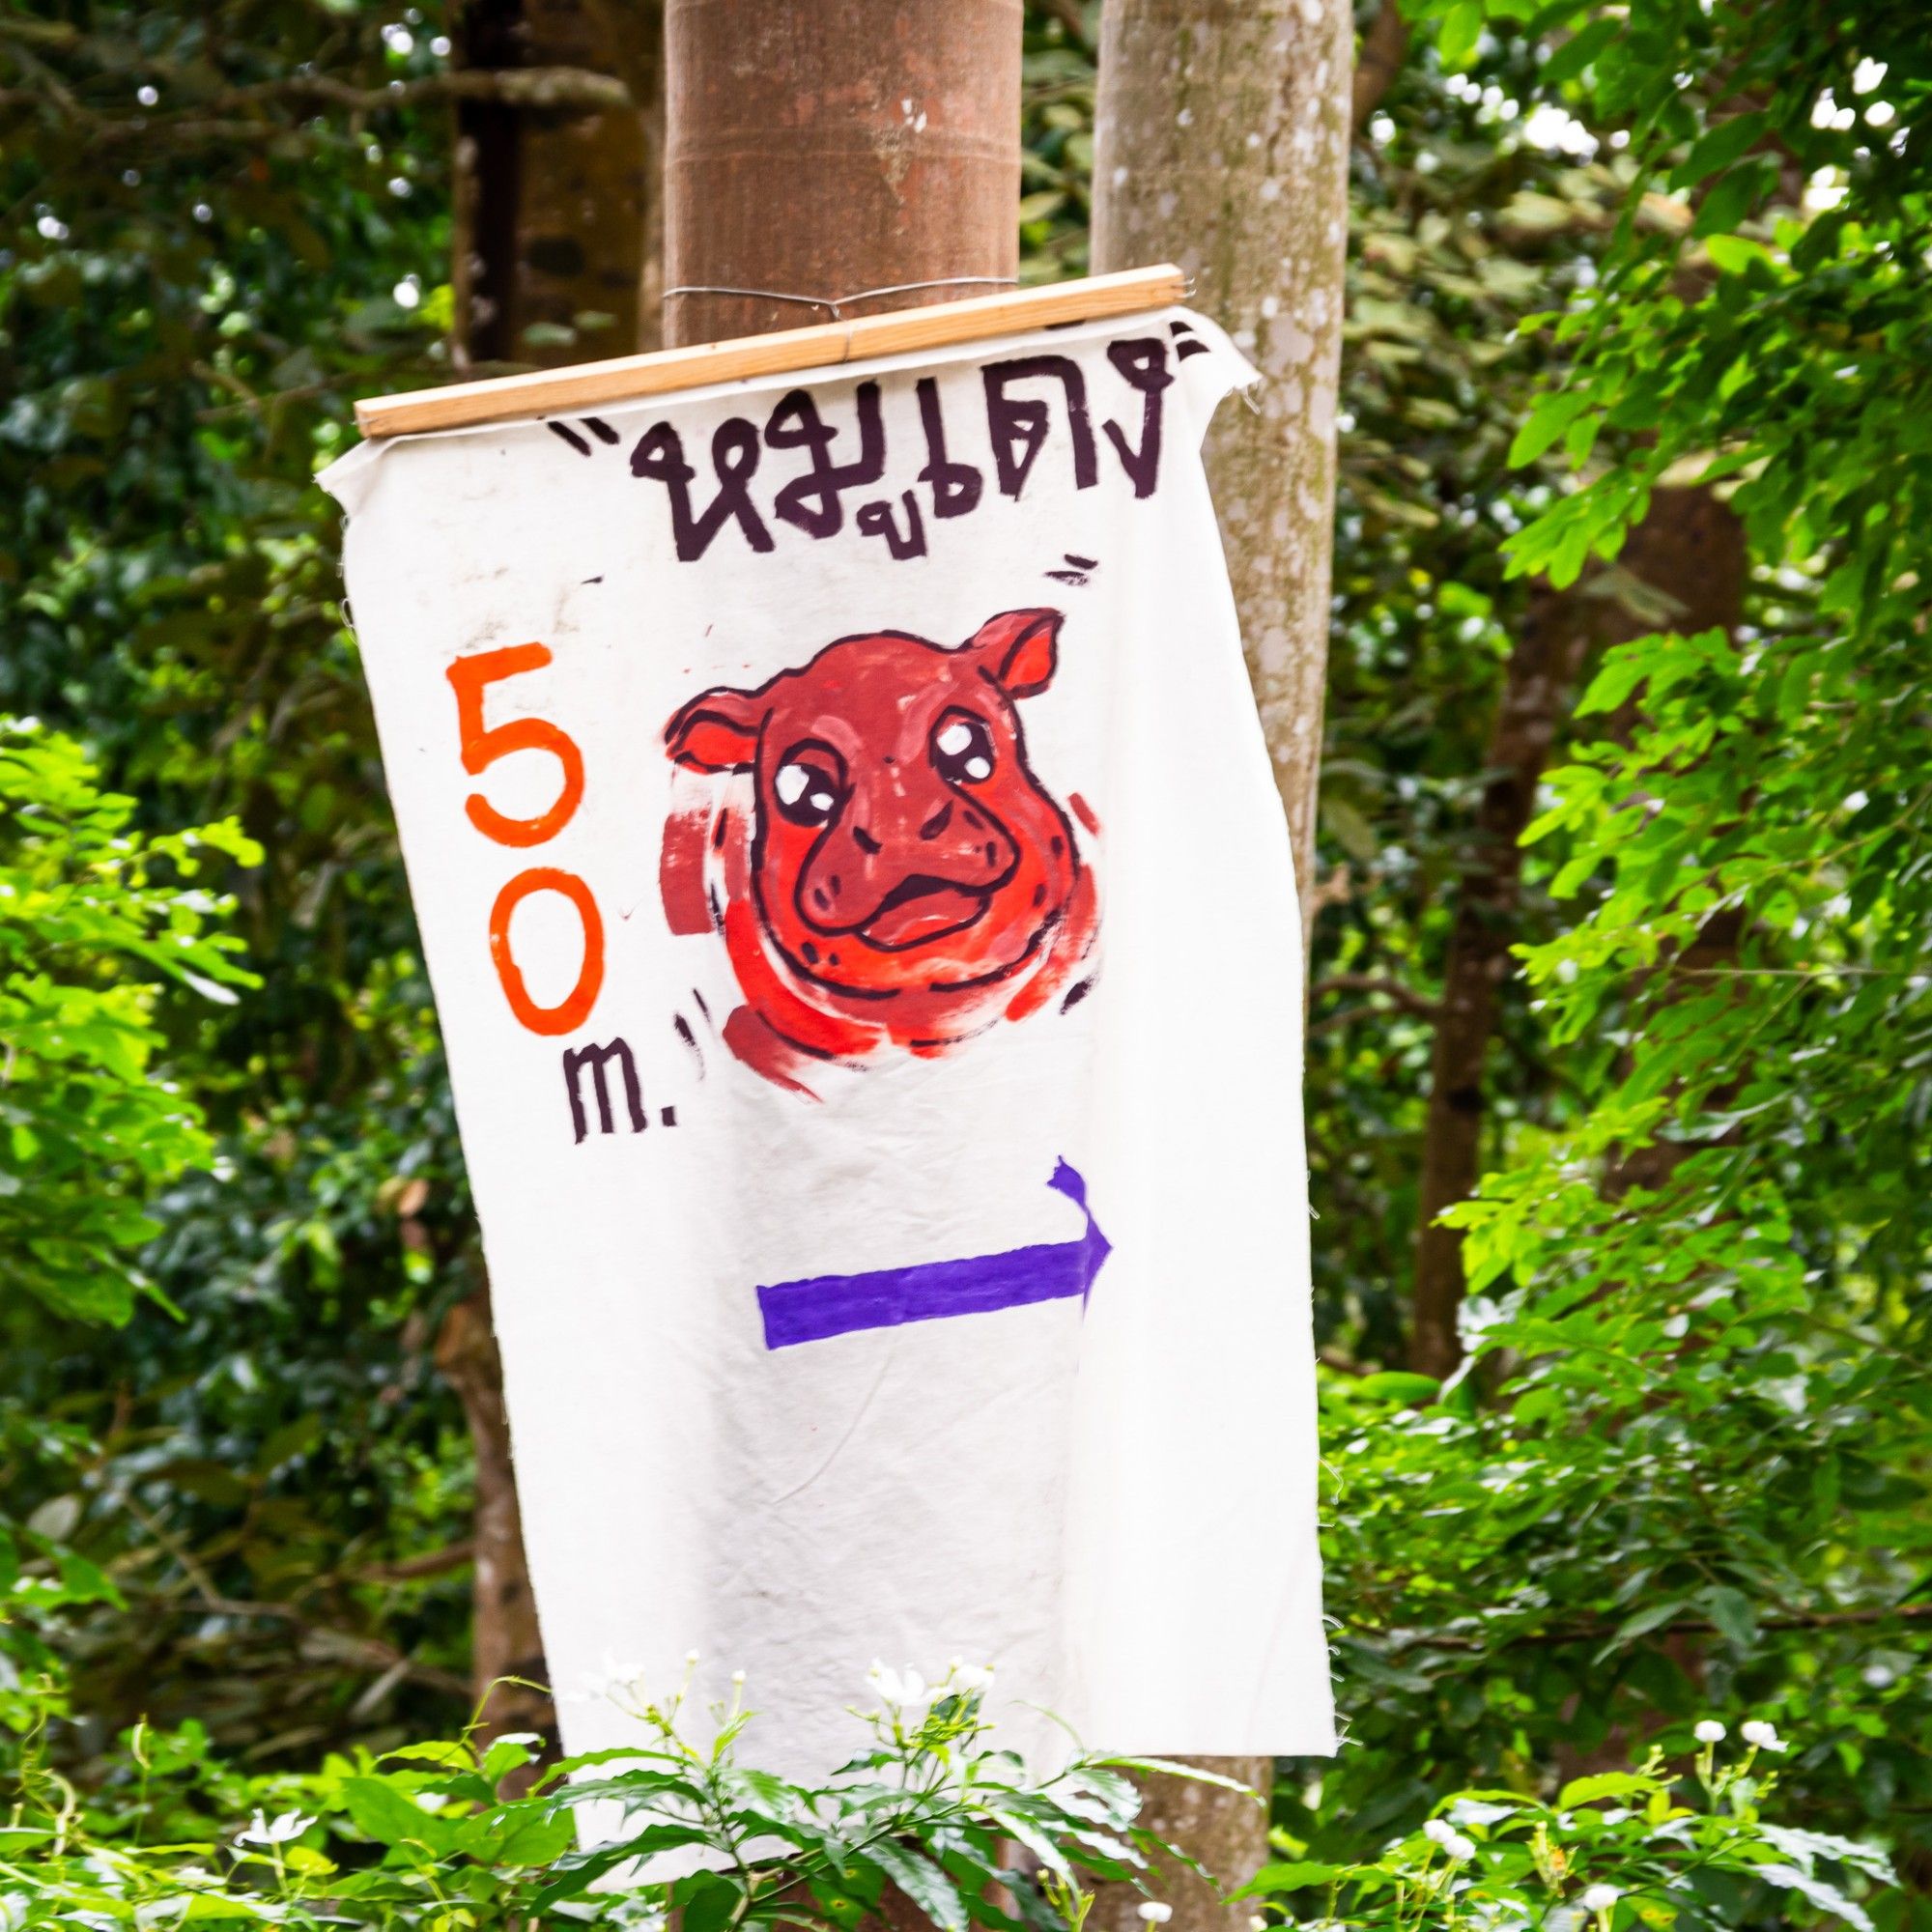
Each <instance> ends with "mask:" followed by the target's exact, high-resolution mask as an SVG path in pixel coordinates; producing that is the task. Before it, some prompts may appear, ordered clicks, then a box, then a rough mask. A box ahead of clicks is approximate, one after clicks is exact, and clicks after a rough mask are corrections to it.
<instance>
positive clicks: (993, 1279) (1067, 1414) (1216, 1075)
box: [324, 311, 1332, 1773]
mask: <svg viewBox="0 0 1932 1932" xmlns="http://www.w3.org/2000/svg"><path fill="white" fill-rule="evenodd" d="M1248 380H1251V372H1250V371H1249V370H1248V369H1247V367H1246V365H1245V364H1244V363H1243V362H1242V360H1241V358H1240V357H1239V356H1238V355H1236V353H1235V351H1234V350H1233V349H1232V347H1230V345H1229V344H1228V342H1227V341H1226V339H1225V338H1224V337H1223V336H1222V335H1221V334H1220V332H1219V331H1218V330H1217V329H1215V328H1214V327H1212V325H1210V324H1208V323H1206V322H1204V321H1202V320H1200V319H1199V318H1197V317H1194V316H1190V315H1188V314H1185V313H1183V312H1181V311H1169V312H1165V313H1162V314H1159V315H1153V316H1143V317H1137V318H1132V319H1130V320H1127V321H1124V322H1123V321H1112V322H1106V323H1094V324H1086V325H1081V326H1078V327H1068V328H1059V329H1054V330H1051V331H1046V332H1041V333H1038V334H1036V335H1033V336H1027V337H1019V338H1011V339H1009V340H1006V341H1002V342H997V343H993V344H990V345H989V344H983V343H981V344H974V345H970V346H961V347H958V348H955V349H952V350H948V351H940V352H928V353H924V354H922V355H908V356H900V357H892V358H884V359H881V360H878V361H874V362H871V363H867V364H854V365H851V366H848V367H843V368H838V369H832V370H827V371H824V372H813V373H811V374H810V375H808V376H806V377H804V378H800V377H796V376H784V377H774V378H769V379H760V380H757V381H751V382H745V383H739V384H728V385H719V386H715V387H712V388H708V389H698V390H693V391H690V392H688V393H686V394H683V395H679V396H675V397H670V398H663V397H659V398H651V399H644V400H639V401H638V402H636V403H633V404H627V405H624V406H622V407H613V408H611V409H607V410H606V411H605V412H602V413H601V414H598V415H594V416H578V417H568V418H558V419H554V420H548V421H526V422H520V423H514V424H509V425H504V426H494V427H489V428H483V429H475V430H469V431H459V432H454V433H449V434H444V435H440V436H426V437H418V438H410V439H406V440H398V441H395V442H390V443H385V444H372V445H367V446H365V447H363V448H361V449H358V450H356V451H355V453H354V454H352V455H351V456H349V457H346V458H345V459H344V460H343V461H342V462H340V463H338V464H337V465H336V466H335V467H334V468H333V469H330V470H329V471H328V472H327V476H326V477H325V478H324V482H325V484H326V486H327V488H328V489H329V490H330V491H331V492H332V493H333V494H334V495H335V496H336V497H338V498H339V499H340V501H341V502H342V503H343V505H344V507H345V509H346V510H347V511H348V513H349V523H348V533H347V564H346V568H347V574H348V579H349V589H350V595H351V599H352V608H353V611H354V617H355V626H356V632H357V637H358V639H359V641H360V644H361V649H362V652H363V656H364V660H365V663H366V666H367V669H368V674H369V681H370V685H371V688H372V691H373V693H374V696H375V702H376V715H377V723H378V725H379V728H380V731H381V735H382V741H383V752H384V765H385V768H386V772H387V777H388V782H389V787H390V790H391V793H392V795H393V798H394V802H395V808H396V813H397V819H398V822H399V825H400V827H401V832H402V839H403V850H404V855H405V858H406V859H407V861H408V865H409V869H410V878H411V885H412V893H413V895H414V898H415V904H416V911H417V914H418V917H419V920H420V923H421V927H422V935H423V943H424V948H425V952H426V953H427V957H428V961H429V967H430V974H431V978H432V980H433V982H434V985H435V989H436V995H437V1004H438V1009H439V1012H440V1019H441V1023H442V1029H443V1033H444V1037H445V1040H446V1043H447V1047H448V1052H449V1062H450V1071H451V1078H452V1082H453V1085H454V1088H455V1094H456V1101H457V1111H458V1116H459V1120H460V1122H461V1125H462V1131H463V1140H464V1148H465V1151H466V1156H467V1158H468V1161H469V1170H470V1177H471V1181H472V1184H473V1187H474V1191H475V1196H476V1202H477V1208H478V1211H479V1213H480V1215H481V1218H482V1224H483V1234H484V1244H485V1249H486V1253H487V1257H488V1261H489V1265H490V1274H491V1282H492V1289H493V1294H494V1302H495V1310H496V1320H497V1329H498V1333H499V1337H500V1340H501V1343H502V1349H503V1356H504V1374H505V1381H506V1392H507V1397H508V1402H509V1409H510V1418H511V1423H512V1426H513V1430H514V1434H515V1442H516V1450H517V1463H518V1476H519V1485H520V1489H521V1492H522V1497H523V1505H524V1527H525V1535H526V1541H527V1544H528V1547H529V1554H530V1561H531V1568H532V1573H533V1576H534V1579H535V1584H536V1589H537V1600H538V1609H539V1612H540V1614H541V1617H542V1622H543V1631H544V1642H545V1651H546V1656H547V1659H548V1662H549V1665H550V1668H551V1671H552V1673H553V1676H554V1681H555V1682H556V1683H557V1685H558V1686H559V1688H560V1689H561V1690H564V1691H565V1692H566V1693H567V1692H569V1691H571V1690H581V1689H582V1688H584V1687H585V1685H586V1682H594V1681H595V1680H597V1679H598V1678H599V1677H600V1676H602V1677H603V1678H606V1679H608V1678H609V1677H610V1676H611V1674H612V1673H613V1671H614V1669H615V1668H616V1665H617V1663H618V1662H621V1664H622V1666H623V1668H624V1670H625V1671H626V1672H629V1671H631V1670H633V1669H639V1670H641V1671H642V1672H643V1674H644V1675H645V1676H646V1677H647V1678H651V1679H654V1680H657V1681H662V1682H667V1683H668V1682H670V1681H672V1680H674V1679H675V1677H676V1676H677V1675H678V1674H679V1673H680V1672H681V1670H682V1668H683V1663H682V1660H683V1659H684V1657H685V1655H686V1653H687V1652H689V1651H691V1650H693V1649H696V1650H697V1651H698V1652H699V1653H700V1654H701V1655H702V1657H703V1658H704V1660H705V1662H704V1664H703V1665H702V1667H701V1670H700V1677H702V1676H703V1674H704V1673H705V1672H709V1671H712V1670H714V1669H715V1670H716V1672H717V1674H718V1679H719V1682H720V1684H721V1686H722V1683H723V1680H724V1678H725V1676H727V1675H728V1673H729V1672H730V1671H731V1670H732V1669H733V1668H735V1667H742V1668H744V1669H745V1670H746V1671H747V1672H748V1675H749V1679H750V1683H751V1689H752V1700H753V1703H754V1704H755V1705H756V1706H757V1707H758V1708H759V1709H760V1710H761V1711H762V1712H764V1713H765V1714H766V1716H765V1719H764V1724H763V1730H764V1734H765V1739H766V1745H765V1748H767V1749H768V1750H770V1751H772V1752H773V1753H774V1754H775V1756H776V1758H777V1759H778V1760H779V1761H780V1762H781V1764H782V1765H783V1766H784V1767H785V1768H788V1769H796V1770H797V1771H799V1772H801V1773H804V1772H810V1771H814V1770H824V1769H827V1768H829V1767H830V1766H832V1765H833V1764H836V1763H838V1762H839V1761H841V1760H842V1759H843V1758H844V1757H846V1756H847V1755H849V1754H850V1751H851V1749H852V1747H853V1744H854V1740H855V1735H856V1734H855V1733H854V1731H853V1730H852V1728H851V1719H848V1718H846V1717H845V1716H844V1715H843V1707H844V1706H845V1705H846V1704H847V1703H848V1702H849V1701H850V1700H851V1698H852V1697H853V1696H854V1695H855V1694H856V1684H857V1679H858V1676H859V1674H860V1673H862V1672H863V1671H864V1669H865V1667H866V1665H867V1663H868V1662H870V1661H871V1660H872V1659H873V1658H875V1657H882V1658H885V1659H887V1660H889V1661H890V1662H895V1663H897V1662H908V1661H909V1662H913V1663H916V1664H918V1665H920V1666H921V1667H923V1669H925V1670H926V1671H927V1672H928V1674H930V1672H931V1669H932V1667H933V1666H934V1665H935V1664H943V1663H944V1662H945V1660H946V1659H947V1658H949V1657H952V1656H964V1657H967V1658H969V1659H971V1660H973V1661H975V1662H993V1663H994V1664H995V1665H996V1666H997V1676H996V1679H995V1682H996V1685H997V1687H998V1688H997V1691H996V1693H995V1695H994V1697H993V1699H992V1703H993V1708H994V1710H995V1713H996V1715H998V1716H999V1717H1000V1719H1001V1721H1002V1722H1003V1723H1004V1724H1005V1725H1006V1726H1007V1729H1008V1735H1009V1737H1010V1738H1011V1739H1012V1741H1013V1742H1014V1743H1015V1744H1016V1745H1017V1746H1019V1747H1022V1748H1024V1749H1027V1750H1029V1751H1031V1752H1032V1753H1034V1754H1035V1755H1036V1756H1037V1757H1040V1758H1050V1757H1052V1756H1053V1754H1054V1752H1055V1750H1056V1743H1055V1740H1056V1738H1057V1737H1058V1736H1059V1733H1058V1732H1057V1731H1056V1730H1054V1729H1053V1728H1052V1726H1051V1725H1050V1724H1049V1722H1048V1720H1047V1719H1045V1718H1044V1717H1043V1716H1042V1715H1040V1714H1041V1713H1043V1712H1052V1713H1055V1714H1057V1715H1058V1716H1059V1717H1060V1718H1061V1719H1065V1721H1066V1722H1067V1723H1068V1724H1070V1725H1071V1726H1072V1727H1073V1728H1074V1729H1075V1730H1076V1731H1077V1732H1078V1733H1079V1734H1080V1735H1081V1736H1082V1737H1083V1738H1085V1739H1086V1740H1087V1741H1088V1742H1089V1743H1091V1744H1093V1745H1094V1746H1096V1747H1114V1748H1119V1749H1122V1750H1143V1751H1163V1752H1204V1753H1223V1752H1226V1753H1258V1752H1296V1753H1299V1752H1311V1751H1322V1750H1326V1749H1328V1748H1330V1747H1331V1745H1332V1733H1331V1724H1330V1715H1329V1701H1328V1681H1327V1666H1326V1651H1325V1645H1324V1642H1323V1638H1322V1632H1321V1582H1320V1571H1319V1563H1318V1557H1317V1552H1316V1544H1315V1514H1314V1512H1315V1457H1316V1448H1315V1424H1314V1406H1313V1359H1312V1348H1311V1342H1310V1334H1309V1311H1308V1280H1307V1246H1308V1229H1307V1199H1306V1180H1305V1173H1304V1162H1303V1154H1302V1149H1301V1141H1300V1137H1301V1113H1300V1098H1299V1083H1300V1044H1301V1042H1300V1014H1301V991H1300V973H1301V963H1300V957H1299V925H1298V919H1297V915H1296V911H1295V899H1294V892H1293V879H1292V877H1291V874H1290V862H1289V852H1288V841H1287V836H1286V832H1285V829H1284V826H1283V823H1282V817H1281V811H1280V807H1279V804H1278V802H1277V799H1276V796H1275V791H1274V786H1273V783H1272V781H1271V778H1270V774H1269V770H1268V764H1267V757H1266V753H1265V749H1264V745H1263V743H1262V739H1261V733H1260V729H1259V726H1258V725H1257V722H1256V719H1255V714H1254V707H1253V702H1252V699H1251V697H1250V696H1249V693H1248V690H1247V684H1246V679H1245V676H1244V673H1243V669H1242V665H1241V653H1240V643H1239V639H1238V636H1237V633H1236V621H1235V613H1234V608H1233V601H1232V598H1231V596H1230V593H1229V589H1228V583H1227V576H1226V571H1225V567H1224V565H1223V562H1222V558H1221V554H1220V548H1219V539H1218V535H1217V532H1216V528H1215V523H1214V515H1213V509H1212V505H1211V504H1210V502H1209V500H1208V490H1207V485H1206V480H1205V478H1204V475H1203V472H1202V467H1201V461H1200V456H1199V449H1200V443H1201V438H1202V434H1203V432H1204V430H1205V428H1206V425H1207V422H1208V417H1209V415H1210V414H1211V413H1212V412H1213V409H1214V407H1215V406H1216V404H1217V403H1218V402H1219V401H1220V400H1221V398H1222V397H1223V396H1224V395H1225V393H1226V391H1227V390H1228V389H1229V388H1230V387H1231V386H1234V385H1236V384H1240V383H1243V382H1246V381H1248ZM562 1715H563V1721H564V1728H565V1732H566V1738H567V1742H568V1744H569V1745H570V1747H571V1748H573V1749H579V1750H582V1749H592V1748H596V1747H601V1746H605V1745H612V1744H617V1743H621V1742H624V1741H625V1739H626V1737H627V1736H628V1720H627V1719H625V1718H623V1717H622V1715H621V1714H620V1713H619V1712H618V1711H617V1710H616V1708H615V1707H614V1706H612V1705H611V1704H610V1703H608V1702H607V1701H604V1700H600V1699H597V1698H595V1697H587V1698H580V1699H576V1700H572V1699H571V1698H570V1697H569V1696H566V1698H565V1701H564V1703H563V1706H562Z"/></svg>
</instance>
